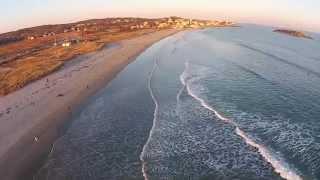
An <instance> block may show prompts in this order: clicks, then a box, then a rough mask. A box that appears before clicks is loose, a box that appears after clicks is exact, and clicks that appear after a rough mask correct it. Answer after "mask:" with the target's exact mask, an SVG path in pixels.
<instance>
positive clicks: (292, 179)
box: [180, 62, 302, 180]
mask: <svg viewBox="0 0 320 180" xmlns="http://www.w3.org/2000/svg"><path fill="white" fill-rule="evenodd" d="M189 66H190V65H189V62H186V63H185V70H184V72H183V73H182V74H181V75H180V81H181V83H182V84H183V85H184V86H185V87H186V89H187V91H188V94H189V95H190V96H192V97H193V98H194V99H196V100H197V101H199V102H200V104H201V105H202V106H203V107H204V108H206V109H208V110H210V111H212V112H213V113H214V114H215V115H216V116H217V117H218V118H219V119H221V120H223V121H225V122H227V123H230V124H232V125H233V126H235V131H236V134H237V135H239V136H240V137H241V138H242V139H243V140H244V141H245V142H246V143H247V144H248V145H250V146H252V147H255V148H256V149H257V150H258V151H259V153H260V154H261V156H262V157H263V158H264V159H265V160H266V161H267V162H269V163H270V164H271V165H272V167H273V168H274V170H275V172H277V173H279V174H280V176H281V177H282V178H285V179H287V180H302V178H301V177H300V175H299V174H298V173H297V172H296V170H295V169H293V168H291V167H290V165H289V164H288V163H286V162H285V161H284V159H283V158H281V156H280V155H275V154H274V153H272V152H271V151H270V150H268V148H266V147H265V146H263V145H261V144H258V143H256V142H255V141H254V140H253V139H251V138H250V136H248V135H247V134H246V133H245V132H244V131H242V130H241V129H240V128H239V126H238V125H237V123H235V122H234V121H232V120H231V119H229V118H226V117H224V116H223V115H222V114H220V113H219V112H218V111H216V110H215V109H214V108H213V107H212V106H210V105H209V104H208V103H206V102H205V100H204V99H202V98H200V97H199V96H198V95H196V93H194V92H193V91H192V89H191V88H190V84H189V83H188V80H187V74H188V70H189V68H190V67H189Z"/></svg>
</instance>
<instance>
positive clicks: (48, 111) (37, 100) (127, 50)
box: [0, 30, 179, 180]
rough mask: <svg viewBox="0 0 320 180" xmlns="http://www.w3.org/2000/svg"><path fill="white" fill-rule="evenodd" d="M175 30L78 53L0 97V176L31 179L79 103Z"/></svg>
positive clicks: (175, 31) (157, 32)
mask: <svg viewBox="0 0 320 180" xmlns="http://www.w3.org/2000/svg"><path fill="white" fill-rule="evenodd" d="M177 32H179V31H178V30H162V31H156V32H154V33H151V34H145V35H142V36H139V37H136V38H133V39H128V40H123V41H120V42H119V44H120V45H121V46H119V47H118V48H113V49H103V50H100V51H98V52H95V53H92V54H90V55H88V56H84V57H83V58H87V59H84V60H83V61H80V62H79V63H76V64H73V65H72V66H69V67H66V68H62V69H61V70H60V71H57V72H55V73H53V74H50V75H48V76H46V77H44V78H42V79H40V80H38V81H35V82H33V83H31V84H29V85H27V86H26V87H24V88H22V89H20V90H17V91H16V92H13V93H11V94H9V95H7V96H4V97H2V98H1V99H0V108H1V109H2V110H3V111H4V112H5V113H4V114H2V115H0V121H1V126H0V176H1V177H2V179H4V180H6V179H19V178H21V177H24V179H28V178H30V179H32V177H30V176H31V175H32V174H31V173H34V172H35V171H36V169H37V168H38V167H39V166H40V164H41V161H42V159H43V158H44V157H46V155H47V154H48V153H49V151H50V149H51V145H52V144H53V142H54V141H55V140H56V139H57V138H58V137H59V135H60V134H61V131H62V130H63V126H64V124H65V123H66V120H67V119H69V118H70V117H71V116H72V114H73V113H74V112H75V111H77V110H78V108H79V107H80V106H81V104H82V103H83V102H84V101H85V100H86V99H87V98H88V97H90V96H91V95H93V94H95V93H96V92H97V91H98V90H99V89H101V88H102V87H104V86H106V85H107V83H108V82H109V81H111V80H112V79H113V78H114V77H115V76H116V75H117V73H119V72H120V71H121V70H123V69H124V68H125V67H126V66H127V65H128V64H130V63H131V62H132V61H134V60H135V57H137V56H138V55H139V54H140V53H141V52H143V51H144V50H145V49H147V48H148V47H150V46H151V45H152V44H154V43H156V42H157V41H159V40H161V39H163V38H165V37H168V36H170V35H173V34H175V33H177ZM81 57H82V56H81ZM81 57H79V58H81ZM77 58H78V57H77Z"/></svg>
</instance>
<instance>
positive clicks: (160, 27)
mask: <svg viewBox="0 0 320 180" xmlns="http://www.w3.org/2000/svg"><path fill="white" fill-rule="evenodd" d="M168 26H169V25H168V24H167V23H160V24H159V25H158V29H163V28H167V27H168Z"/></svg>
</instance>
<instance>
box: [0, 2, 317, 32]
mask: <svg viewBox="0 0 320 180" xmlns="http://www.w3.org/2000/svg"><path fill="white" fill-rule="evenodd" d="M0 3H1V6H0V12H1V16H0V33H4V32H8V31H13V30H17V29H20V28H25V27H32V26H37V25H44V24H59V23H69V22H75V21H79V20H86V19H92V18H106V17H129V16H130V17H165V16H181V17H187V18H203V19H217V20H230V21H235V22H239V23H255V24H262V25H270V26H277V27H287V28H293V29H297V30H306V31H314V32H320V11H319V10H320V1H319V0H0Z"/></svg>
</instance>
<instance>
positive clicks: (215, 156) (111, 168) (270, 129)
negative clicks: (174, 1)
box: [35, 25, 320, 180]
mask: <svg viewBox="0 0 320 180" xmlns="http://www.w3.org/2000/svg"><path fill="white" fill-rule="evenodd" d="M312 35H313V36H314V40H309V39H301V38H295V37H291V36H287V35H284V34H278V33H274V32H272V28H269V27H263V26H257V25H243V26H242V27H240V28H216V29H205V30H197V31H188V32H181V33H178V34H176V35H174V36H171V37H169V38H166V39H164V40H162V41H160V42H159V43H156V44H155V45H153V46H152V47H151V48H149V49H148V50H146V51H145V52H144V53H142V54H141V55H140V56H139V57H138V58H137V60H136V61H135V62H134V63H132V64H130V65H129V66H128V67H127V68H126V69H125V70H124V71H123V72H121V73H120V74H119V75H118V76H117V77H116V78H115V79H114V80H113V81H112V82H111V83H110V84H109V85H108V86H107V87H106V88H104V89H102V90H101V91H100V92H99V93H98V94H97V95H96V96H95V97H93V98H92V99H91V100H90V102H89V103H88V104H87V105H85V106H84V108H83V110H82V111H81V112H80V113H79V115H77V116H76V117H75V118H74V119H73V123H72V125H71V126H70V128H69V129H68V131H67V132H66V134H65V135H64V136H63V137H62V138H60V139H59V140H58V141H57V142H56V143H55V144H54V147H53V150H52V152H51V153H50V155H49V157H48V160H47V162H46V164H45V165H44V166H43V167H42V168H41V169H40V171H39V173H38V174H37V175H36V176H35V179H77V180H78V179H146V180H147V179H148V180H153V179H161V180H162V179H183V180H185V179H195V180H197V179H243V180H251V179H252V180H255V179H257V180H260V179H261V180H263V179H266V180H269V179H270V180H273V179H288V180H297V179H306V180H317V179H320V53H319V52H320V36H319V35H318V34H312Z"/></svg>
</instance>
